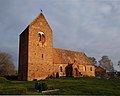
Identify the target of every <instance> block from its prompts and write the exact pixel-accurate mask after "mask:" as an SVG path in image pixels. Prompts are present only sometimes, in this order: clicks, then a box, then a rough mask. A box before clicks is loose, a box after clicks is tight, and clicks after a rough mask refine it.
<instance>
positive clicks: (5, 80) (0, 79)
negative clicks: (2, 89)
mask: <svg viewBox="0 0 120 96" xmlns="http://www.w3.org/2000/svg"><path fill="white" fill-rule="evenodd" d="M5 82H10V81H9V80H7V79H6V78H4V77H0V83H5Z"/></svg>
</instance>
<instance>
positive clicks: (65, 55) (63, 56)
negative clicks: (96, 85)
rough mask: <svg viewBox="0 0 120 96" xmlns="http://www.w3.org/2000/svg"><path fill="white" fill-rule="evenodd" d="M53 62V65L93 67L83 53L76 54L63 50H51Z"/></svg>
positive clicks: (75, 52)
mask: <svg viewBox="0 0 120 96" xmlns="http://www.w3.org/2000/svg"><path fill="white" fill-rule="evenodd" d="M53 62H54V64H68V63H69V64H73V63H77V64H81V65H93V64H92V62H91V61H90V60H89V58H88V57H87V56H86V55H85V53H84V52H77V51H71V50H65V49H58V48H53Z"/></svg>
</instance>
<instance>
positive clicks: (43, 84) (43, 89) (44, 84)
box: [41, 83, 48, 91]
mask: <svg viewBox="0 0 120 96" xmlns="http://www.w3.org/2000/svg"><path fill="white" fill-rule="evenodd" d="M41 85H42V91H45V90H47V89H48V87H47V84H46V83H42V84H41Z"/></svg>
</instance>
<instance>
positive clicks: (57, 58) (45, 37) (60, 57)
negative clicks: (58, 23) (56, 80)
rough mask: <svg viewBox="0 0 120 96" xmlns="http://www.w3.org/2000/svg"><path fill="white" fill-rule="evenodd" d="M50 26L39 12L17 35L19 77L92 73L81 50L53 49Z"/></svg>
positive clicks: (88, 74)
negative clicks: (18, 37)
mask: <svg viewBox="0 0 120 96" xmlns="http://www.w3.org/2000/svg"><path fill="white" fill-rule="evenodd" d="M52 40H53V39H52V29H51V27H50V26H49V24H48V22H47V21H46V19H45V17H44V15H43V13H42V12H41V13H40V14H39V15H38V16H37V17H36V18H35V19H34V21H33V22H32V23H31V24H29V25H28V26H27V28H26V29H25V30H24V31H23V32H22V33H21V34H20V40H19V71H18V76H19V80H28V81H31V80H34V79H37V80H40V79H45V78H48V77H51V76H53V77H62V76H67V77H69V76H73V77H79V76H95V69H94V65H93V64H92V62H91V61H90V60H89V58H88V57H87V56H86V55H85V53H84V52H77V51H72V50H65V49H59V48H53V41H52Z"/></svg>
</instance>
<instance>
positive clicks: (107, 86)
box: [0, 77, 120, 96]
mask: <svg viewBox="0 0 120 96" xmlns="http://www.w3.org/2000/svg"><path fill="white" fill-rule="evenodd" d="M41 82H44V83H46V84H47V85H48V88H49V89H60V90H59V91H56V92H49V93H39V92H35V91H34V83H35V82H34V81H11V82H9V83H6V82H5V83H1V84H0V87H4V88H7V87H8V88H9V87H11V86H14V87H15V86H17V87H20V88H26V89H27V91H26V93H25V94H31V95H35V94H44V95H70V94H72V95H107V96H109V95H116V96H119V95H120V79H111V80H106V79H97V78H92V77H91V78H90V77H84V78H59V79H46V80H43V81H41ZM13 89H14V88H13ZM13 93H14V92H13Z"/></svg>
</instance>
